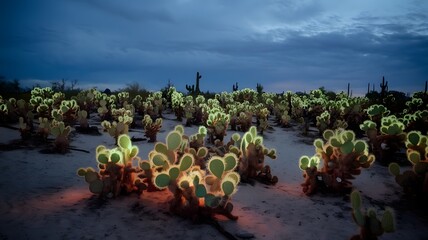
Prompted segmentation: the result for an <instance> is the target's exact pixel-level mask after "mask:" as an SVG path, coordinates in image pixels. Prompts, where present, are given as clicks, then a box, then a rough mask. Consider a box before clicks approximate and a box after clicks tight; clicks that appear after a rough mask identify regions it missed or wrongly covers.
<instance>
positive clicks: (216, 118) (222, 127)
mask: <svg viewBox="0 0 428 240" xmlns="http://www.w3.org/2000/svg"><path fill="white" fill-rule="evenodd" d="M229 122H230V115H229V114H226V113H224V112H222V111H221V110H219V109H213V110H212V113H210V114H209V116H208V120H207V122H206V123H207V128H208V134H209V136H210V142H211V143H214V141H215V140H217V139H218V140H220V141H223V138H224V137H225V136H226V131H227V127H228V126H229Z"/></svg>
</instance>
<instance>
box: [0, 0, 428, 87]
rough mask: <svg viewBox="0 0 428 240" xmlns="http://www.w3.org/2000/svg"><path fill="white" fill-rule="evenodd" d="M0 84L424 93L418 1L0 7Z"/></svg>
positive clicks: (90, 2)
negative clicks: (1, 79) (383, 85)
mask: <svg viewBox="0 0 428 240" xmlns="http://www.w3.org/2000/svg"><path fill="white" fill-rule="evenodd" d="M0 27H1V31H0V34H1V35H0V75H3V76H6V77H7V78H9V79H12V78H18V79H21V84H22V85H25V86H32V85H34V84H35V83H39V82H40V81H42V80H43V81H55V80H58V79H62V78H65V79H68V80H73V79H77V80H78V87H92V86H97V87H98V88H99V89H100V90H104V88H106V87H109V88H110V89H117V88H119V87H123V86H125V84H126V83H132V82H138V83H140V85H141V86H143V87H145V88H147V89H150V90H159V89H160V88H162V87H164V86H165V85H166V84H167V82H168V79H169V80H171V82H172V83H173V84H174V85H175V86H176V87H177V88H178V89H179V90H185V89H184V86H185V84H194V81H195V75H196V71H199V72H200V73H201V74H202V79H201V82H200V85H201V90H202V91H206V90H210V91H216V92H219V91H231V90H232V84H233V83H235V82H238V83H239V88H240V89H242V88H244V87H251V88H255V87H256V83H261V84H262V85H263V86H264V89H265V90H266V91H272V92H282V91H287V90H291V91H308V90H311V89H315V88H318V87H321V86H324V87H325V88H326V89H329V90H333V91H342V90H343V91H346V87H347V83H348V82H350V83H351V88H352V90H353V92H354V94H365V93H366V91H367V84H368V83H369V82H370V83H375V84H376V85H375V86H376V89H377V90H379V83H380V81H381V79H382V76H385V78H386V80H388V81H389V88H390V90H399V91H403V92H414V91H421V90H423V88H424V84H425V81H426V80H428V1H425V0H376V1H374V0H352V1H351V0H328V1H327V0H240V1H237V0H235V1H233V0H216V1H209V0H153V1H141V0H138V1H137V0H135V1H131V0H121V1H118V0H74V1H72V0H69V1H66V0H51V1H49V0H37V1H34V0H31V1H30V0H28V1H19V0H2V1H1V3H0Z"/></svg>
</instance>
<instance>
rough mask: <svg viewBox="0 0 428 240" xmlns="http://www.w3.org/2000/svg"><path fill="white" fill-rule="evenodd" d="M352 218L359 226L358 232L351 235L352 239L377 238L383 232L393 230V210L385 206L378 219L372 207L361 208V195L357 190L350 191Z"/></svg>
mask: <svg viewBox="0 0 428 240" xmlns="http://www.w3.org/2000/svg"><path fill="white" fill-rule="evenodd" d="M351 205H352V218H353V219H354V221H355V223H356V224H357V225H358V226H359V227H360V234H358V235H355V236H353V237H352V238H351V239H352V240H364V239H377V237H378V236H381V235H382V234H383V233H390V232H394V231H395V217H394V211H393V210H392V209H391V208H386V209H385V212H384V213H383V216H382V219H378V217H377V214H376V211H375V210H374V209H373V208H369V209H367V211H365V210H363V209H362V201H361V195H360V193H359V192H358V191H357V190H354V191H353V192H352V193H351Z"/></svg>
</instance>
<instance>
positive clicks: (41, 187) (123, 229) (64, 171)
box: [0, 114, 428, 240]
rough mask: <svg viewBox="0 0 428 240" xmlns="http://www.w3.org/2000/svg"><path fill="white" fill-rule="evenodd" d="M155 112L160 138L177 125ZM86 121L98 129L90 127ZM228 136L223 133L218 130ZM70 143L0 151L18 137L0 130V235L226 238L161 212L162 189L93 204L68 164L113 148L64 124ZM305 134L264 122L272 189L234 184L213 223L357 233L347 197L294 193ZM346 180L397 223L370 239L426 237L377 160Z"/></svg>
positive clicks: (293, 233) (259, 229) (268, 235)
mask: <svg viewBox="0 0 428 240" xmlns="http://www.w3.org/2000/svg"><path fill="white" fill-rule="evenodd" d="M165 116H166V118H165V119H164V122H163V127H162V130H161V132H160V133H159V134H158V140H160V141H164V139H165V137H166V134H167V133H168V132H169V131H170V130H172V129H173V127H174V126H175V125H176V124H179V122H177V121H175V120H172V119H174V116H173V115H171V114H166V115H165ZM183 123H184V121H183ZM92 124H93V125H94V126H98V127H99V129H100V130H101V127H100V126H99V124H98V125H96V123H95V122H92ZM271 125H272V126H274V123H271ZM196 131H197V126H193V127H186V128H185V133H186V134H189V135H190V134H193V133H195V132H196ZM232 133H233V131H228V137H230V136H231V134H232ZM240 134H241V136H242V134H243V133H240ZM129 135H130V136H131V137H132V136H134V137H139V138H142V137H143V131H142V129H131V131H130V133H129ZM228 137H227V138H228ZM70 140H71V143H70V144H71V146H72V147H73V148H77V149H82V150H87V151H89V153H87V152H82V151H76V150H71V151H70V152H69V153H66V154H65V155H60V154H43V153H41V152H40V147H35V146H27V147H22V148H19V149H4V148H5V146H8V144H10V143H11V142H14V141H15V142H16V141H18V142H19V141H20V135H19V131H17V130H13V129H8V128H3V127H0V145H2V150H0V169H1V173H0V239H11V240H15V239H226V238H225V236H224V235H222V234H221V233H220V232H219V231H218V230H217V229H215V228H214V227H213V226H211V225H206V224H193V223H192V221H190V220H187V219H182V218H180V217H177V216H174V215H172V214H170V213H169V212H168V204H167V201H168V198H169V197H171V194H170V193H169V192H168V191H160V192H150V193H147V192H144V193H143V194H142V195H141V196H137V195H129V196H121V197H118V198H115V199H109V200H107V201H99V200H98V198H97V196H95V195H93V194H92V193H90V192H89V190H88V184H87V183H86V182H85V181H84V179H83V178H81V177H79V176H77V174H76V171H77V169H78V168H80V167H93V168H96V166H97V164H96V161H95V148H96V147H97V146H98V145H100V144H103V145H106V146H108V147H114V139H113V138H112V137H111V136H109V135H108V134H107V133H102V135H100V136H91V135H84V134H78V133H75V132H74V131H73V132H72V133H71V134H70ZM312 141H313V139H312V138H310V137H303V136H301V134H300V131H299V130H298V127H297V126H295V127H292V128H288V129H284V128H279V127H276V126H274V127H273V128H272V129H270V130H268V131H266V132H265V134H264V144H265V145H266V147H268V148H276V149H277V155H278V158H277V159H276V160H271V159H268V158H266V164H268V165H270V166H271V167H272V171H273V175H276V176H278V178H279V182H278V183H277V184H276V185H275V186H267V185H263V184H261V183H256V184H255V185H254V186H252V185H249V184H240V186H239V190H238V192H237V193H236V194H235V195H234V196H233V199H232V203H233V204H234V210H233V213H234V214H235V215H237V216H239V219H238V220H237V221H231V220H228V219H226V218H223V217H219V218H218V221H219V223H220V225H221V226H222V227H223V228H224V229H225V230H226V231H228V232H229V233H231V234H232V235H234V236H235V237H236V238H238V239H241V238H245V237H248V238H249V237H253V239H311V240H314V239H349V238H350V237H351V236H352V235H354V234H357V233H358V232H359V228H358V226H357V225H356V224H355V223H354V221H353V219H352V216H351V204H350V202H349V198H347V197H346V196H345V197H343V196H334V195H325V194H319V193H318V194H315V195H314V196H310V197H308V196H306V195H305V194H303V192H302V189H301V186H300V184H301V183H302V181H303V177H302V172H301V170H300V169H299V167H298V159H299V157H300V156H302V155H310V156H312V155H313V154H314V147H313V146H312V145H311V143H312ZM134 144H135V145H137V146H138V147H139V148H140V153H139V156H140V157H141V158H143V159H147V154H148V153H149V151H150V150H151V149H153V146H154V143H148V142H147V141H141V142H135V143H134ZM404 168H406V167H404ZM407 168H409V167H408V166H407ZM353 183H354V187H355V188H356V189H358V190H359V191H360V192H361V195H362V198H363V205H364V207H366V208H368V207H374V208H376V209H377V210H378V214H379V213H380V214H382V213H383V210H384V207H386V206H390V207H392V208H394V209H395V216H396V222H397V230H396V231H395V232H394V233H387V234H384V235H383V236H381V237H380V239H399V240H403V239H415V240H416V239H428V229H427V223H428V219H427V216H426V215H424V214H422V213H420V211H418V209H417V207H416V206H412V205H409V204H407V203H408V202H407V201H405V200H403V198H402V195H403V193H402V189H401V187H400V186H399V185H397V184H396V183H395V181H394V178H393V177H392V176H391V175H390V174H389V172H388V169H387V167H385V166H380V165H379V164H376V163H375V164H374V165H373V166H372V167H371V168H369V169H364V170H363V171H362V174H361V175H360V176H357V179H355V180H354V181H353Z"/></svg>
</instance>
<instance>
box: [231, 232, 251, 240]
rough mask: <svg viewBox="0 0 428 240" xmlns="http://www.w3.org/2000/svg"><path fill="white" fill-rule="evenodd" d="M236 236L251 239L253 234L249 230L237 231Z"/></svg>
mask: <svg viewBox="0 0 428 240" xmlns="http://www.w3.org/2000/svg"><path fill="white" fill-rule="evenodd" d="M235 235H236V236H237V237H239V238H242V239H251V238H254V234H252V233H249V232H244V231H242V232H238V233H236V234H235Z"/></svg>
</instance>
